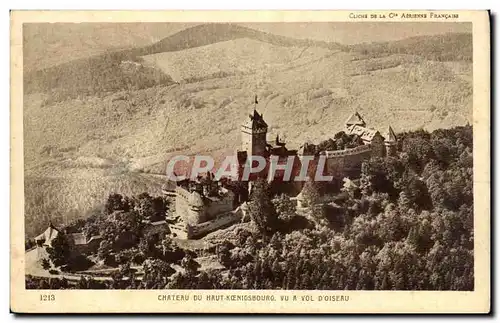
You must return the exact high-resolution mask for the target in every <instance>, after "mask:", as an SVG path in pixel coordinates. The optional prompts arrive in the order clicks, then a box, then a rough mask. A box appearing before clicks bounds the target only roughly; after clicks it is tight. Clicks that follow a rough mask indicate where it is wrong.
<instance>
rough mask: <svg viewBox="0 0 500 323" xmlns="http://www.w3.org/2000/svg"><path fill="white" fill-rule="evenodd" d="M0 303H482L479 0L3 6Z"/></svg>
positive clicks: (259, 308) (485, 58) (49, 308)
mask: <svg viewBox="0 0 500 323" xmlns="http://www.w3.org/2000/svg"><path fill="white" fill-rule="evenodd" d="M10 109H11V214H10V221H11V228H10V233H11V254H10V260H11V277H10V281H11V298H10V300H11V304H10V306H11V311H13V312H15V313H310V314H315V313H488V312H489V311H490V26H489V13H488V12H487V11H432V10H427V11H413V10H407V11H373V10H372V11H12V12H11V107H10Z"/></svg>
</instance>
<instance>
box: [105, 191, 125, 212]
mask: <svg viewBox="0 0 500 323" xmlns="http://www.w3.org/2000/svg"><path fill="white" fill-rule="evenodd" d="M105 209H106V212H107V214H111V213H113V212H115V211H124V212H128V211H129V210H130V204H129V202H128V201H127V200H126V199H124V198H123V196H122V195H121V194H116V193H113V194H110V195H109V196H108V200H107V201H106V205H105Z"/></svg>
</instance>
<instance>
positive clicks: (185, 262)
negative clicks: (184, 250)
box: [181, 254, 201, 276]
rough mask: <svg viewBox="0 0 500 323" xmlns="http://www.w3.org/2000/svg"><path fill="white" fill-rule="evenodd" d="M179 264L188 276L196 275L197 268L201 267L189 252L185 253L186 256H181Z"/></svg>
mask: <svg viewBox="0 0 500 323" xmlns="http://www.w3.org/2000/svg"><path fill="white" fill-rule="evenodd" d="M181 266H182V268H184V269H185V270H186V274H188V275H190V276H196V274H197V273H198V269H199V268H200V267H201V266H200V264H199V263H198V262H196V261H195V260H194V259H193V257H192V256H191V255H190V254H186V256H184V258H182V261H181Z"/></svg>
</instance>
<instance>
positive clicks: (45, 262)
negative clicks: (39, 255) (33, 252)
mask: <svg viewBox="0 0 500 323" xmlns="http://www.w3.org/2000/svg"><path fill="white" fill-rule="evenodd" d="M42 268H43V269H45V270H49V269H50V262H49V260H48V259H47V258H43V259H42Z"/></svg>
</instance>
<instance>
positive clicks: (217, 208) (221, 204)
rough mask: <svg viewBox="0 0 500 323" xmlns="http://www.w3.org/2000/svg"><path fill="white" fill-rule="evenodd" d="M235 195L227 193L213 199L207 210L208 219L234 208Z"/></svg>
mask: <svg viewBox="0 0 500 323" xmlns="http://www.w3.org/2000/svg"><path fill="white" fill-rule="evenodd" d="M233 199H234V197H233V195H232V194H227V195H226V196H224V197H223V198H222V199H220V200H213V201H211V202H210V204H208V205H207V208H206V210H205V212H206V218H207V220H211V219H213V218H215V216H216V215H217V214H220V213H225V212H230V211H232V210H233Z"/></svg>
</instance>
